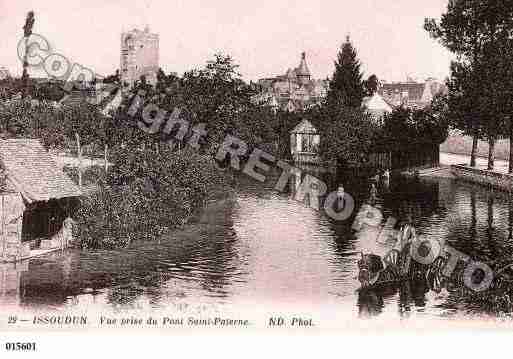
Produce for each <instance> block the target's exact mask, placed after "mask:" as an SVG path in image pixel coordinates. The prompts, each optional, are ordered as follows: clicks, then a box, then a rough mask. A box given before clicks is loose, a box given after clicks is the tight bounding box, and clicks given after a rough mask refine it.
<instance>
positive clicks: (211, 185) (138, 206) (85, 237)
mask: <svg viewBox="0 0 513 359" xmlns="http://www.w3.org/2000/svg"><path fill="white" fill-rule="evenodd" d="M116 157H117V160H116V161H115V163H114V165H113V166H112V168H111V170H110V172H109V175H108V177H107V178H106V180H105V181H100V182H99V183H98V187H99V188H98V191H96V192H95V193H93V194H91V195H90V196H88V197H87V198H84V199H83V203H82V205H81V207H80V209H79V212H78V213H77V222H78V236H79V238H80V241H81V245H82V247H84V248H113V247H120V246H126V245H128V244H129V243H130V242H131V241H133V240H139V239H143V240H153V239H156V238H158V237H159V236H160V235H161V234H162V233H164V232H165V231H167V230H168V229H171V228H174V227H176V226H179V225H181V224H183V223H185V221H186V220H187V218H188V217H190V216H191V215H192V214H193V212H194V210H195V209H196V208H198V207H200V206H201V205H202V204H203V203H204V201H205V200H206V199H207V198H208V197H210V196H214V195H215V194H216V191H222V190H224V189H225V188H226V186H227V181H226V177H225V176H224V173H223V172H220V171H219V170H218V169H217V168H216V165H215V163H214V160H213V159H212V158H211V157H210V156H205V155H201V154H198V153H195V152H193V151H188V150H184V151H181V152H176V151H175V152H172V151H171V150H169V149H163V150H162V149H160V150H159V151H153V150H148V149H146V150H140V151H131V152H129V151H126V152H124V153H121V154H119V156H116Z"/></svg>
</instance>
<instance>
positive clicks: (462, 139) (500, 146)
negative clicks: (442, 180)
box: [440, 134, 509, 160]
mask: <svg viewBox="0 0 513 359" xmlns="http://www.w3.org/2000/svg"><path fill="white" fill-rule="evenodd" d="M488 149H489V145H488V142H486V141H479V142H478V145H477V155H478V156H479V157H488ZM440 151H441V152H449V153H455V154H459V155H470V153H471V152H472V137H470V136H461V135H456V134H451V135H449V137H448V138H447V140H446V141H445V142H444V143H442V144H441V145H440ZM495 158H497V159H499V160H508V159H509V140H498V141H497V143H496V144H495Z"/></svg>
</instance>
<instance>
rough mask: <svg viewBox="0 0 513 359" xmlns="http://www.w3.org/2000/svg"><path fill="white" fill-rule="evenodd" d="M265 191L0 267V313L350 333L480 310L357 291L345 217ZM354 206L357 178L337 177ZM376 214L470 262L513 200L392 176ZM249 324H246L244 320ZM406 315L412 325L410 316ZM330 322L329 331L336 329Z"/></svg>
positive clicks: (448, 182) (250, 189)
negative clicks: (148, 234)
mask: <svg viewBox="0 0 513 359" xmlns="http://www.w3.org/2000/svg"><path fill="white" fill-rule="evenodd" d="M275 180H276V177H272V178H271V180H270V181H268V182H266V183H265V184H261V183H260V182H256V181H254V180H252V179H249V178H246V177H241V178H240V183H239V185H238V186H237V188H236V190H235V195H234V196H233V197H232V198H228V199H225V200H222V201H212V202H210V203H208V204H207V206H206V207H205V209H204V210H203V211H202V212H201V213H199V214H198V216H197V217H196V218H195V219H194V220H193V221H192V222H191V223H189V224H187V225H186V226H185V227H184V228H182V229H179V230H176V231H173V232H172V233H170V234H169V235H167V236H165V237H164V238H162V239H161V240H160V241H159V242H151V243H135V244H133V245H132V246H131V247H130V248H127V249H120V250H97V251H80V250H67V251H65V252H64V253H60V252H59V253H53V254H50V255H47V256H45V257H41V258H34V259H32V260H30V261H28V262H24V263H20V264H17V265H16V266H14V265H7V264H3V265H1V267H0V269H1V272H0V273H1V277H0V280H1V282H0V284H1V286H0V308H1V310H2V311H5V312H13V311H26V312H30V313H32V312H34V311H38V312H39V311H52V312H53V311H55V312H74V313H75V312H86V313H98V312H100V313H104V312H113V313H116V312H117V313H120V312H122V313H131V312H134V311H138V312H148V311H155V312H166V313H172V314H173V315H178V314H181V315H185V314H187V315H200V316H201V315H211V314H217V315H219V314H223V313H224V314H227V313H231V314H233V315H237V316H239V317H240V316H249V317H250V319H252V320H254V321H256V323H254V324H255V325H257V326H258V325H261V326H265V325H266V322H264V319H262V320H261V321H260V319H258V318H267V316H269V315H272V314H274V313H284V312H285V313H296V314H298V313H299V314H300V313H303V314H304V315H307V316H310V317H313V319H314V321H315V322H316V323H317V324H318V325H325V326H333V327H337V325H339V324H340V322H341V321H342V322H344V323H346V325H347V326H351V325H352V324H349V323H353V322H354V321H355V320H356V321H358V320H360V319H361V318H376V320H379V318H384V319H387V320H404V319H407V318H412V317H422V318H429V319H430V320H450V319H452V318H457V319H461V318H474V317H476V316H479V317H482V316H486V315H488V314H489V312H490V310H489V307H488V306H487V304H483V303H476V302H475V301H474V300H473V299H472V298H471V296H469V295H468V293H464V292H462V291H457V290H456V291H454V290H453V291H447V290H443V291H442V292H441V293H439V294H437V293H434V292H430V291H429V290H428V289H427V288H426V287H425V286H423V285H414V284H406V285H405V286H403V287H402V288H400V289H398V290H390V291H388V292H370V293H366V294H361V293H359V292H358V291H357V290H358V288H359V283H358V281H357V279H356V276H357V260H358V259H359V257H360V254H359V253H360V250H361V249H362V248H361V243H360V241H359V240H358V239H357V238H356V237H355V236H354V233H353V232H352V231H351V223H350V222H335V221H334V220H331V219H329V218H328V217H327V216H326V215H325V214H323V213H322V212H318V211H316V210H314V209H312V208H308V207H307V206H305V205H304V204H303V203H299V202H296V201H295V200H294V199H293V196H292V195H291V194H288V193H277V192H276V191H274V189H273V185H274V183H275ZM345 188H346V191H347V192H348V193H351V195H352V196H353V197H354V198H355V200H356V202H357V206H358V205H359V204H360V203H361V202H362V201H363V200H365V199H366V198H367V197H368V188H369V182H368V181H361V180H354V179H353V180H351V179H347V184H346V185H345ZM378 189H379V194H378V203H379V204H380V205H381V206H382V207H383V211H384V213H385V215H386V216H395V217H396V218H398V219H401V218H404V217H405V216H407V215H409V216H412V218H413V220H414V224H415V227H416V229H417V232H419V233H421V234H424V235H426V236H434V237H436V238H441V239H445V240H446V241H447V243H450V244H451V245H452V246H453V247H455V248H457V249H459V250H461V251H462V252H464V253H466V254H468V255H469V256H471V257H472V258H475V259H479V260H482V261H493V260H497V259H504V260H507V259H508V258H511V254H512V253H513V235H512V228H513V202H511V201H510V200H509V198H508V197H507V196H505V195H503V194H501V193H497V192H496V193H494V192H490V191H487V190H485V189H484V188H482V187H479V186H474V185H470V184H465V183H460V182H456V181H455V180H454V179H450V178H439V179H436V178H423V179H422V180H421V181H420V182H418V181H413V180H408V179H405V178H392V179H391V180H390V182H389V183H380V185H379V187H378ZM255 318H256V319H255ZM411 320H413V319H411ZM337 323H338V324H337Z"/></svg>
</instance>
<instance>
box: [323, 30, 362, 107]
mask: <svg viewBox="0 0 513 359" xmlns="http://www.w3.org/2000/svg"><path fill="white" fill-rule="evenodd" d="M360 67H361V64H360V61H359V60H358V54H357V52H356V49H355V48H354V47H353V44H352V43H351V41H350V40H349V37H347V40H346V42H345V43H344V44H343V45H342V48H341V50H340V52H339V54H338V58H337V61H336V62H335V72H334V73H333V77H332V78H331V81H330V88H329V92H328V99H329V100H330V101H331V100H334V101H335V102H337V103H342V104H343V105H345V106H348V107H355V108H359V107H360V106H361V104H362V100H363V97H364V96H365V87H364V82H363V81H362V72H361V69H360Z"/></svg>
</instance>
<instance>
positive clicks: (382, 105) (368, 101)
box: [362, 92, 393, 125]
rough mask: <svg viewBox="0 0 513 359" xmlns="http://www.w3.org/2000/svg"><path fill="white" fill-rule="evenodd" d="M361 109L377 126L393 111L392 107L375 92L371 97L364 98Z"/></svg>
mask: <svg viewBox="0 0 513 359" xmlns="http://www.w3.org/2000/svg"><path fill="white" fill-rule="evenodd" d="M362 107H363V108H364V109H365V112H367V113H368V114H369V115H370V116H371V117H372V118H373V119H374V120H375V121H376V123H377V124H379V125H381V124H383V118H384V117H385V115H386V114H388V113H392V111H393V107H392V106H391V105H389V104H388V102H387V101H385V99H384V98H383V97H382V96H381V95H380V94H378V93H377V92H376V93H375V94H374V95H372V96H367V97H365V98H364V99H363V101H362Z"/></svg>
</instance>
